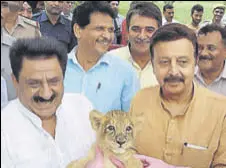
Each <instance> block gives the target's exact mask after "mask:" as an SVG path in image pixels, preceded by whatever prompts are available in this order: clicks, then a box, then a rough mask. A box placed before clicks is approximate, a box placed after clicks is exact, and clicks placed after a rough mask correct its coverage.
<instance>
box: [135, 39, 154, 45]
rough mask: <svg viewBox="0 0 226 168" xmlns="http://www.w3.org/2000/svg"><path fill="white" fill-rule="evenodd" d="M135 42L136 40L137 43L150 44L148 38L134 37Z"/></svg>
mask: <svg viewBox="0 0 226 168" xmlns="http://www.w3.org/2000/svg"><path fill="white" fill-rule="evenodd" d="M135 42H136V43H139V44H142V43H144V44H150V42H151V40H150V39H141V38H136V39H135Z"/></svg>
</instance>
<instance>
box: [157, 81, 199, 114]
mask: <svg viewBox="0 0 226 168" xmlns="http://www.w3.org/2000/svg"><path fill="white" fill-rule="evenodd" d="M198 87H199V86H198V85H197V84H196V83H195V82H193V95H192V98H191V100H190V102H189V103H188V105H187V107H186V109H185V111H184V112H181V113H180V114H178V115H176V116H183V115H185V113H186V112H187V111H188V109H189V108H190V106H192V105H193V104H194V102H195V100H196V99H199V97H198V96H199V95H201V94H200V93H198ZM161 92H162V90H161V87H160V86H159V93H158V95H159V96H158V97H157V101H158V102H159V104H160V106H162V108H163V109H165V108H166V107H165V106H164V102H163V98H162V93H161ZM164 111H166V110H164ZM176 116H174V117H176Z"/></svg>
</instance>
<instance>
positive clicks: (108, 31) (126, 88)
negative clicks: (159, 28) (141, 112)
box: [64, 1, 139, 113]
mask: <svg viewBox="0 0 226 168" xmlns="http://www.w3.org/2000/svg"><path fill="white" fill-rule="evenodd" d="M113 18H114V11H113V10H112V8H111V7H110V5H109V3H107V2H105V1H103V2H102V1H86V2H84V3H82V4H81V5H79V6H77V7H76V8H75V10H74V13H73V20H72V22H73V28H74V33H75V35H76V37H77V39H78V45H77V46H76V47H75V48H74V49H73V50H72V51H71V52H70V53H69V54H68V57H69V60H68V65H67V70H66V75H65V80H64V83H65V92H70V93H81V94H84V95H85V96H86V97H87V98H88V99H89V100H90V101H91V102H92V103H93V106H94V108H95V109H97V110H98V111H101V112H103V113H106V112H108V111H110V110H122V111H128V110H129V107H130V101H131V99H132V97H133V96H134V95H135V94H136V92H137V91H138V89H139V81H138V78H137V75H136V72H135V71H134V69H133V67H132V66H131V65H129V64H128V63H127V62H125V61H123V60H121V59H120V58H118V57H117V56H115V55H110V54H108V53H106V52H107V50H108V48H109V46H110V45H111V44H112V40H113V38H114V25H113Z"/></svg>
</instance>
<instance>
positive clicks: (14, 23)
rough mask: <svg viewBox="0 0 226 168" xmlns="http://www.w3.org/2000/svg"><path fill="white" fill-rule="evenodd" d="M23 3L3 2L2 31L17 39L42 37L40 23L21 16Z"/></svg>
mask: <svg viewBox="0 0 226 168" xmlns="http://www.w3.org/2000/svg"><path fill="white" fill-rule="evenodd" d="M22 4H23V1H1V15H2V16H3V18H4V20H5V21H4V25H3V27H2V30H3V32H4V33H6V34H8V35H11V36H13V37H15V38H30V37H40V36H41V33H40V28H39V24H38V22H35V21H33V20H31V19H28V18H25V17H22V16H20V15H19V11H20V10H21V8H22Z"/></svg>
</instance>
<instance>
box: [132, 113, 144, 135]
mask: <svg viewBox="0 0 226 168" xmlns="http://www.w3.org/2000/svg"><path fill="white" fill-rule="evenodd" d="M132 120H133V124H134V126H135V130H136V132H139V131H141V129H142V123H143V122H144V113H140V114H139V115H133V116H132Z"/></svg>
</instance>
